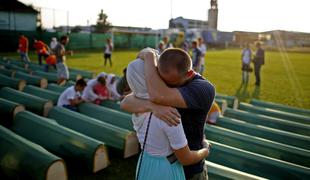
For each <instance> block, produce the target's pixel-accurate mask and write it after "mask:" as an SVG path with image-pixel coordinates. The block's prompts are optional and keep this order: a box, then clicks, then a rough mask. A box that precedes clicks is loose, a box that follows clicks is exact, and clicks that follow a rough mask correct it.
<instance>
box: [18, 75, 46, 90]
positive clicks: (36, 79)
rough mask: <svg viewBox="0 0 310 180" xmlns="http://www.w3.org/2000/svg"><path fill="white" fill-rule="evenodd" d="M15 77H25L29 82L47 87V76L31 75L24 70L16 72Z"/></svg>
mask: <svg viewBox="0 0 310 180" xmlns="http://www.w3.org/2000/svg"><path fill="white" fill-rule="evenodd" d="M14 77H15V78H17V79H23V80H25V81H26V82H27V83H28V84H32V85H35V86H39V87H41V88H46V87H47V80H46V79H45V78H41V77H39V76H35V75H29V74H26V73H23V72H16V73H15V74H14Z"/></svg>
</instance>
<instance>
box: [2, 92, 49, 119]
mask: <svg viewBox="0 0 310 180" xmlns="http://www.w3.org/2000/svg"><path fill="white" fill-rule="evenodd" d="M0 97H1V98H4V99H7V100H10V101H13V102H16V103H20V104H22V105H24V106H25V107H26V109H27V110H29V111H31V112H34V113H36V114H39V115H44V116H47V113H48V111H49V110H50V109H51V108H52V107H53V103H52V101H49V100H46V99H43V98H40V97H37V96H33V95H30V94H27V93H24V92H20V91H17V90H15V89H12V88H8V87H5V88H2V89H0Z"/></svg>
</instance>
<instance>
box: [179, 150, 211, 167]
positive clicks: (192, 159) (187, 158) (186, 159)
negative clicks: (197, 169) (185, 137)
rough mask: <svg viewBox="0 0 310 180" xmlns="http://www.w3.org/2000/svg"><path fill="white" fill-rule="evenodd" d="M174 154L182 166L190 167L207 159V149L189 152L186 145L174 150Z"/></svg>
mask: <svg viewBox="0 0 310 180" xmlns="http://www.w3.org/2000/svg"><path fill="white" fill-rule="evenodd" d="M174 154H175V156H176V157H177V159H178V160H179V162H180V163H181V164H182V165H191V164H195V163H198V162H199V161H201V160H203V159H205V158H206V157H208V155H209V149H208V148H202V149H200V150H197V151H191V150H190V149H189V147H188V145H186V146H185V147H183V148H181V149H178V150H175V151H174Z"/></svg>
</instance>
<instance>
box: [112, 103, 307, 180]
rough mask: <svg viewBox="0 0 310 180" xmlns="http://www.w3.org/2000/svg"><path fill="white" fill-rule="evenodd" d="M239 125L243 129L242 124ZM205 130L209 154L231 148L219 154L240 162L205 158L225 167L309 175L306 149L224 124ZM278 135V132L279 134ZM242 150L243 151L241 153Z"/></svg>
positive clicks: (280, 175)
mask: <svg viewBox="0 0 310 180" xmlns="http://www.w3.org/2000/svg"><path fill="white" fill-rule="evenodd" d="M110 103H111V102H110ZM108 106H109V107H110V108H114V109H115V110H119V107H117V106H116V104H112V105H108ZM115 107H116V108H115ZM219 122H220V120H219ZM254 126H255V125H254ZM239 128H240V129H242V130H243V127H242V126H240V127H239ZM254 130H255V129H254ZM205 133H206V136H207V138H208V139H210V140H213V141H215V142H216V146H215V147H214V146H212V149H214V148H215V149H216V150H215V152H214V151H213V150H211V154H212V155H211V156H210V158H211V157H214V156H218V158H219V159H225V158H223V157H221V154H222V152H223V151H224V152H225V151H227V150H229V149H231V150H232V152H230V153H228V154H225V153H224V154H223V155H224V156H226V157H227V159H228V158H229V157H228V156H229V154H233V155H234V159H236V160H238V161H236V162H240V164H239V165H234V163H233V162H229V163H225V160H222V161H220V160H215V159H214V158H211V159H210V158H208V159H209V160H211V161H212V162H215V163H218V164H223V165H225V166H227V167H232V168H234V169H238V170H241V171H245V172H248V173H251V174H255V175H258V176H261V177H267V178H271V177H272V179H282V178H283V177H286V178H288V177H290V178H304V179H307V178H306V177H309V176H310V174H309V172H310V171H308V170H309V168H308V167H310V162H309V160H308V159H309V156H310V154H309V151H308V150H305V149H301V148H296V147H294V146H289V145H287V144H285V143H284V144H283V143H278V142H273V141H270V140H267V139H263V138H257V137H253V136H251V135H247V134H242V133H238V132H235V131H231V130H228V129H224V128H217V127H210V126H207V127H206V131H205ZM271 135H272V134H271ZM280 135H281V134H280ZM280 135H278V136H279V137H280ZM293 135H295V134H293ZM220 143H222V144H220ZM224 144H225V145H224ZM226 145H228V146H226ZM228 152H229V151H228ZM242 152H246V153H245V154H244V155H243V153H242ZM214 154H215V155H214ZM252 155H253V156H252ZM251 156H252V157H251ZM269 160H270V161H269ZM248 163H249V164H250V166H249V167H247V166H246V164H248ZM256 167H262V169H263V171H262V172H258V171H260V170H261V168H256ZM270 168H275V171H277V172H278V173H274V172H271V171H270Z"/></svg>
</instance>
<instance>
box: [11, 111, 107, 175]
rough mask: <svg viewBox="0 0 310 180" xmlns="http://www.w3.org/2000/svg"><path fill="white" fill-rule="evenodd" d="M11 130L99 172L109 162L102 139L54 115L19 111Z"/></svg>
mask: <svg viewBox="0 0 310 180" xmlns="http://www.w3.org/2000/svg"><path fill="white" fill-rule="evenodd" d="M12 130H13V131H14V132H16V133H17V134H19V135H21V136H23V137H25V138H27V139H29V140H30V141H32V142H34V143H36V144H39V145H41V146H42V147H44V148H45V149H47V150H48V151H50V152H52V153H54V154H56V155H58V156H59V157H62V158H63V159H65V161H70V162H74V163H78V164H80V165H81V166H83V167H85V168H86V169H87V170H88V171H92V172H96V171H98V170H101V169H103V168H105V167H107V165H108V163H109V160H108V155H107V152H106V149H105V146H104V144H103V143H102V142H100V141H98V140H95V139H93V138H90V137H88V136H85V135H83V134H81V133H78V132H76V131H73V130H71V129H68V128H66V127H64V126H61V125H59V124H58V123H57V122H56V121H54V120H52V119H48V118H44V117H41V116H38V115H35V114H33V113H31V112H28V111H23V112H19V113H17V114H16V116H15V118H14V125H13V127H12Z"/></svg>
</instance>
